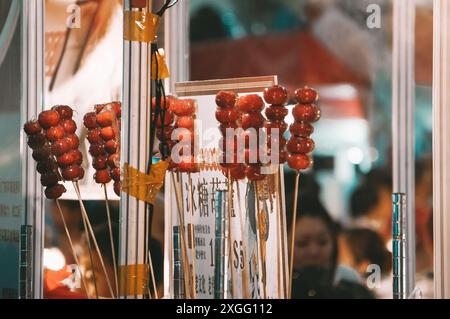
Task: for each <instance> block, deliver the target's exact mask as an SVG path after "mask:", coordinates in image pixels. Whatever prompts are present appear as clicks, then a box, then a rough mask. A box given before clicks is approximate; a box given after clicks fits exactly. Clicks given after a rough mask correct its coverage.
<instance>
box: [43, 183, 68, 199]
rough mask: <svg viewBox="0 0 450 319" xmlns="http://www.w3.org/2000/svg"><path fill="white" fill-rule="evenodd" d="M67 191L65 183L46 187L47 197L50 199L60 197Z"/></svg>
mask: <svg viewBox="0 0 450 319" xmlns="http://www.w3.org/2000/svg"><path fill="white" fill-rule="evenodd" d="M66 191H67V190H66V188H65V187H64V186H63V185H55V186H51V187H47V188H46V189H45V197H47V198H48V199H58V198H60V197H61V196H62V195H63V194H64V193H65V192H66Z"/></svg>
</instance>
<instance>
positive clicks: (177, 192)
mask: <svg viewBox="0 0 450 319" xmlns="http://www.w3.org/2000/svg"><path fill="white" fill-rule="evenodd" d="M170 175H171V177H172V184H173V188H174V189H175V197H176V199H177V208H178V219H179V220H180V235H181V254H182V260H181V262H182V267H183V275H184V276H183V279H184V293H185V296H186V298H187V299H189V296H190V290H189V283H188V278H190V271H188V266H187V264H188V259H187V248H186V240H185V238H186V237H185V233H184V229H185V228H184V218H183V212H184V209H183V198H182V196H181V192H180V190H179V188H178V186H177V185H178V184H177V183H176V180H175V174H174V173H173V172H171V173H170Z"/></svg>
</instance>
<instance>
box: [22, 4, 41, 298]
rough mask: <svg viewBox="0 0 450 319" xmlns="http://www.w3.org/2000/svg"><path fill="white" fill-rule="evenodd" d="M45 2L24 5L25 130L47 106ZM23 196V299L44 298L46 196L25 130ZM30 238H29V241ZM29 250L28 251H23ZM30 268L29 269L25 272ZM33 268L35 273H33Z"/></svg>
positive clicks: (23, 114) (23, 80) (23, 113)
mask: <svg viewBox="0 0 450 319" xmlns="http://www.w3.org/2000/svg"><path fill="white" fill-rule="evenodd" d="M44 3H45V1H42V0H23V1H22V32H23V33H22V50H23V51H22V83H23V84H22V107H21V122H22V123H21V127H22V126H23V124H25V122H26V121H27V120H28V119H31V118H37V117H38V114H39V113H40V112H41V111H42V110H43V105H44V93H43V92H44V15H45V4H44ZM21 135H22V144H21V151H20V153H21V159H22V194H23V197H24V203H25V205H24V210H23V211H24V215H23V216H24V218H23V224H24V226H23V227H22V230H23V233H22V234H21V235H22V237H25V238H22V239H23V240H22V243H23V244H25V243H29V246H28V245H27V246H28V247H27V248H26V249H27V251H28V253H27V254H26V255H27V257H28V258H27V259H28V260H21V261H20V263H21V270H24V271H21V274H20V278H19V281H20V297H21V298H24V299H29V298H35V299H38V298H42V296H43V287H42V281H43V261H42V255H43V251H44V225H45V224H44V219H45V218H44V203H45V200H44V196H43V190H42V186H41V183H40V179H39V175H38V173H37V171H36V167H35V164H34V160H33V158H32V156H31V155H32V151H31V149H30V148H28V147H27V145H26V137H25V135H24V132H23V131H22V130H21ZM26 237H29V238H26ZM21 249H25V247H23V246H22V247H21ZM24 268H28V269H24ZM30 268H31V270H30Z"/></svg>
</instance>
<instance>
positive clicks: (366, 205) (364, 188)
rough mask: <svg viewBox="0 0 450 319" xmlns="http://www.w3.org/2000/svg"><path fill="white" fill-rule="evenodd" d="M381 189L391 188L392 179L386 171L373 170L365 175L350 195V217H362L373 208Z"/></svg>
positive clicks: (378, 198)
mask: <svg viewBox="0 0 450 319" xmlns="http://www.w3.org/2000/svg"><path fill="white" fill-rule="evenodd" d="M383 187H385V188H388V189H391V188H392V177H391V175H390V174H389V172H388V171H387V170H384V169H374V170H372V171H370V172H369V173H367V175H365V176H364V177H363V179H362V182H361V184H360V185H359V186H358V187H357V188H356V189H355V191H354V192H353V194H352V195H351V198H350V208H351V216H352V217H353V218H358V217H361V216H364V215H366V214H367V212H368V211H369V210H371V209H372V208H373V207H375V206H376V205H377V203H378V201H379V200H380V195H379V190H380V189H381V188H383Z"/></svg>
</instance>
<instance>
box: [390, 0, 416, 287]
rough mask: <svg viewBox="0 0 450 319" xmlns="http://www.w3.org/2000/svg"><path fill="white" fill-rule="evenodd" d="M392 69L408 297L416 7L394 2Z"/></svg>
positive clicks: (396, 181) (396, 184) (396, 188)
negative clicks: (404, 207) (403, 201)
mask: <svg viewBox="0 0 450 319" xmlns="http://www.w3.org/2000/svg"><path fill="white" fill-rule="evenodd" d="M393 23H394V28H393V30H394V31H393V33H394V39H393V55H392V56H393V67H392V70H393V72H392V145H393V147H392V150H393V167H392V173H393V193H404V194H406V195H407V199H406V200H407V205H406V209H407V211H406V228H405V236H406V251H407V256H408V258H407V259H406V260H405V262H406V263H407V265H406V278H407V279H406V294H407V295H410V294H411V292H412V291H413V289H414V286H415V272H416V254H415V205H414V198H415V196H414V194H415V190H414V184H415V180H414V167H415V165H414V109H415V74H414V57H415V45H414V44H415V43H414V31H415V3H414V1H410V0H397V1H394V17H393Z"/></svg>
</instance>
